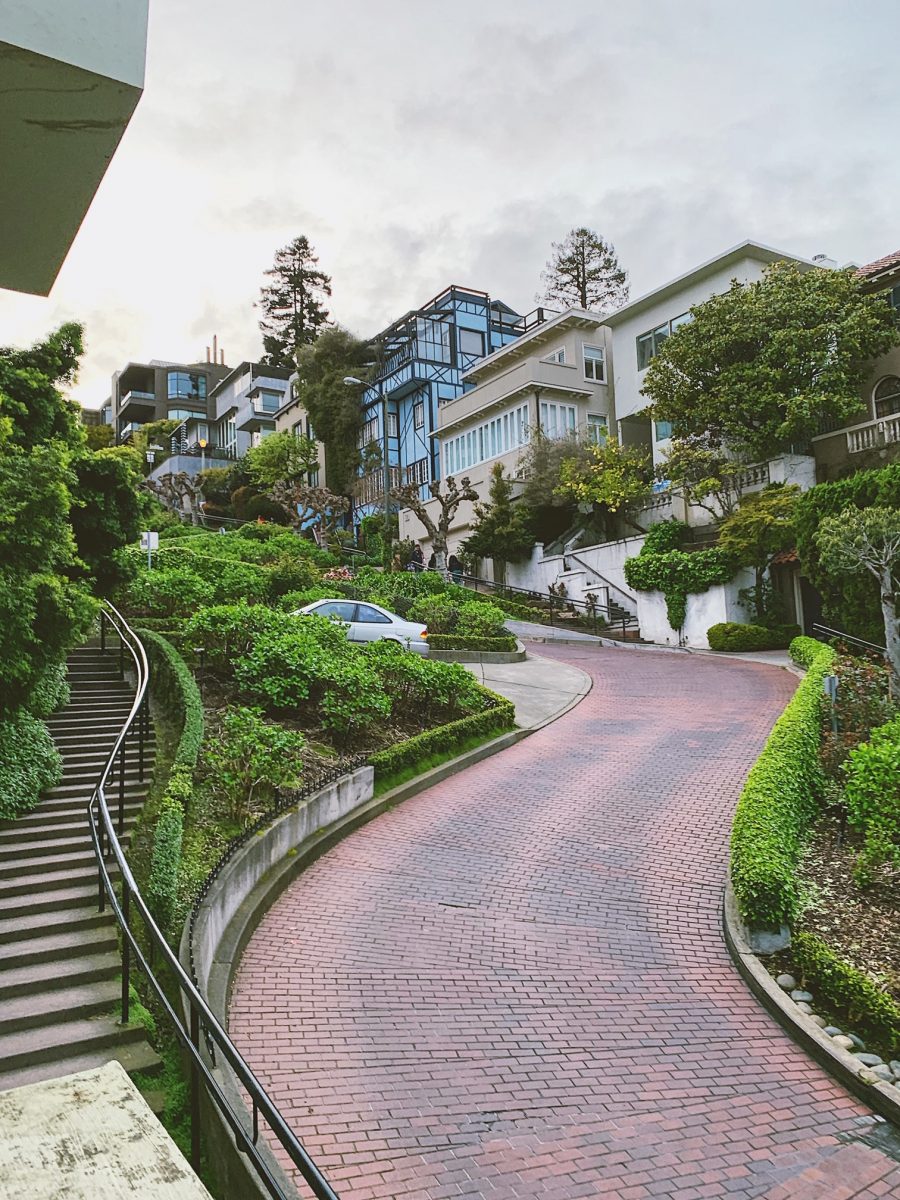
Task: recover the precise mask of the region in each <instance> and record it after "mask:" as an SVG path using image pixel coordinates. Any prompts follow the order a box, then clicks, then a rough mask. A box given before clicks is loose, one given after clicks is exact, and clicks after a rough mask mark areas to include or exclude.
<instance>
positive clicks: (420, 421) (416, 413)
mask: <svg viewBox="0 0 900 1200" xmlns="http://www.w3.org/2000/svg"><path fill="white" fill-rule="evenodd" d="M413 428H415V429H424V428H425V402H424V400H417V401H416V402H415V404H414V405H413Z"/></svg>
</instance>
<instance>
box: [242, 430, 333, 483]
mask: <svg viewBox="0 0 900 1200" xmlns="http://www.w3.org/2000/svg"><path fill="white" fill-rule="evenodd" d="M318 466H319V447H318V445H317V443H316V442H315V441H314V440H313V439H312V438H308V437H295V436H294V434H293V433H291V432H290V431H289V430H287V429H285V430H282V431H281V432H280V433H270V434H269V436H268V437H265V438H263V440H262V441H261V442H260V443H259V445H258V446H251V448H250V449H249V450H248V451H247V470H248V472H249V474H250V478H251V479H252V480H253V482H254V483H258V484H259V485H260V486H261V487H273V486H274V485H275V484H276V483H281V482H285V481H287V482H293V481H296V482H298V483H300V482H305V480H306V477H307V476H308V475H309V474H310V473H311V472H313V471H316V470H317V469H318Z"/></svg>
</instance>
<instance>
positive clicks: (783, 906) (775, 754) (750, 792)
mask: <svg viewBox="0 0 900 1200" xmlns="http://www.w3.org/2000/svg"><path fill="white" fill-rule="evenodd" d="M817 645H818V647H819V648H818V652H817V653H816V655H815V656H814V657H812V658H811V660H810V663H809V668H808V670H807V673H806V677H805V678H804V679H803V680H802V681H801V683H800V686H799V687H798V688H797V690H796V692H795V693H794V695H793V697H792V698H791V700H790V702H789V703H788V706H787V708H785V710H784V712H783V713H782V714H781V716H780V717H779V718H778V720H777V721H776V722H775V727H774V728H773V730H772V732H771V734H770V735H769V739H768V741H767V742H766V745H765V747H764V749H763V752H762V754H761V755H760V756H759V758H758V759H757V761H756V763H755V764H754V766H753V768H752V770H751V771H750V775H749V776H748V778H747V783H746V785H745V787H744V791H743V793H742V795H741V798H740V801H739V802H738V806H737V811H736V813H735V816H734V826H733V829H732V834H731V882H732V885H733V887H734V894H735V897H736V899H737V902H738V907H739V908H740V911H741V915H742V917H743V918H744V920H745V921H746V922H747V923H748V924H749V925H750V926H752V927H754V928H758V929H776V928H778V927H779V926H780V925H782V924H783V923H784V922H788V921H790V920H791V919H792V918H793V917H794V916H796V914H797V908H798V899H799V897H798V893H797V866H798V863H799V861H800V852H801V849H802V846H803V839H804V836H805V834H806V830H807V828H808V826H809V823H810V821H811V820H812V817H813V815H814V814H815V810H816V799H817V796H818V794H819V792H820V789H821V785H822V768H821V765H820V761H819V742H820V733H821V724H820V722H821V715H820V714H821V704H822V678H823V676H824V675H825V674H827V672H828V671H829V670H830V669H831V666H832V664H833V662H834V651H833V650H832V649H831V648H830V647H829V646H825V645H822V644H820V643H817Z"/></svg>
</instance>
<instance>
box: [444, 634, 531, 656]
mask: <svg viewBox="0 0 900 1200" xmlns="http://www.w3.org/2000/svg"><path fill="white" fill-rule="evenodd" d="M428 645H429V646H430V647H431V648H432V650H477V651H482V652H484V653H491V652H493V653H494V654H509V653H511V652H512V651H513V650H515V648H516V639H515V638H514V637H493V638H492V637H457V636H456V634H455V633H432V634H429V636H428Z"/></svg>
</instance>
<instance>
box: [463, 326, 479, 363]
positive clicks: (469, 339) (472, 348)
mask: <svg viewBox="0 0 900 1200" xmlns="http://www.w3.org/2000/svg"><path fill="white" fill-rule="evenodd" d="M457 338H458V345H459V352H460V354H474V355H475V356H477V357H478V358H481V357H482V355H483V354H484V334H483V333H479V331H478V330H477V329H459V330H457Z"/></svg>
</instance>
